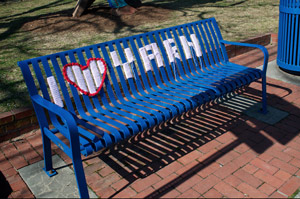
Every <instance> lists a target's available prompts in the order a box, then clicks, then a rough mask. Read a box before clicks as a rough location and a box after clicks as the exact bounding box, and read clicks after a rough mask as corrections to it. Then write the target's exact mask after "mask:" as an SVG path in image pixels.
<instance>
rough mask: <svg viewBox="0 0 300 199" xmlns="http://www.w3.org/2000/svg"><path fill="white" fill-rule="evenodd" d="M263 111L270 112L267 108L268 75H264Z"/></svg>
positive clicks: (264, 112)
mask: <svg viewBox="0 0 300 199" xmlns="http://www.w3.org/2000/svg"><path fill="white" fill-rule="evenodd" d="M261 112H262V113H263V114H266V113H267V112H268V110H267V82H266V76H263V77H262V109H261Z"/></svg>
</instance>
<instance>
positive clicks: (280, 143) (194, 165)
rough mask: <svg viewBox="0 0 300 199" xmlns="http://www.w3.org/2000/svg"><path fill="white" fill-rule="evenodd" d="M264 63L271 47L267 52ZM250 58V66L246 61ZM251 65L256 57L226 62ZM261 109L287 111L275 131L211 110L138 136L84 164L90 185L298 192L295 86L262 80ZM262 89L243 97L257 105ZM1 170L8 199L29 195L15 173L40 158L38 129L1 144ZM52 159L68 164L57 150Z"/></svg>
mask: <svg viewBox="0 0 300 199" xmlns="http://www.w3.org/2000/svg"><path fill="white" fill-rule="evenodd" d="M267 47H268V50H269V53H270V60H274V59H275V58H276V48H277V47H276V46H272V45H269V46H267ZM253 60H254V61H253ZM232 61H235V62H237V63H240V64H245V65H248V66H251V67H256V66H259V65H261V64H262V54H261V53H260V52H259V51H256V50H255V51H251V52H249V53H247V54H243V55H240V56H238V57H235V58H233V59H232ZM267 83H268V104H269V105H271V106H273V107H275V108H277V109H280V110H283V111H286V112H289V115H288V116H287V117H286V118H284V119H283V120H281V121H279V122H278V123H276V124H274V125H269V124H266V123H263V122H261V121H259V120H256V119H254V118H250V117H248V116H246V115H244V114H241V113H240V112H238V111H234V110H231V109H228V108H225V107H222V106H219V105H214V106H212V107H210V108H208V109H206V110H205V111H199V113H198V114H195V115H193V116H189V117H185V118H184V119H182V120H181V121H180V122H174V124H173V125H170V124H168V125H167V126H168V127H167V128H166V129H165V130H162V131H159V130H157V131H156V132H154V133H152V134H149V133H144V134H142V135H139V136H137V137H135V138H134V139H132V140H130V141H129V142H126V143H123V145H125V146H126V147H124V146H122V145H118V146H117V147H115V149H113V150H111V151H103V152H102V153H99V154H95V155H94V156H92V157H88V158H84V163H83V164H84V167H85V175H86V178H87V182H88V185H89V187H91V188H92V189H93V190H94V191H95V192H96V194H97V195H98V196H99V197H103V198H107V197H116V198H121V197H125V198H129V197H133V198H142V197H155V198H157V197H162V198H163V197H167V198H175V197H180V198H185V197H188V198H192V197H207V198H209V197H213V198H219V197H239V198H241V197H253V198H256V197H260V198H265V197H276V198H279V197H283V198H286V197H288V196H290V195H291V194H293V193H294V192H295V191H296V190H297V189H298V188H299V187H300V178H299V176H300V137H299V132H300V125H299V123H300V116H299V113H300V110H299V109H300V92H299V91H300V87H298V86H294V85H291V84H288V83H284V82H281V81H278V80H274V79H271V78H269V79H268V80H267ZM260 87H261V83H260V82H258V83H253V84H251V85H250V87H248V88H247V89H246V91H244V93H243V94H244V95H246V96H248V97H250V98H252V99H254V100H257V101H258V100H260V94H261V92H260V89H261V88H260ZM0 149H1V150H0V170H1V172H2V173H3V174H4V176H5V178H6V180H7V181H8V182H9V184H10V186H11V188H12V190H13V192H12V194H11V195H10V197H11V198H17V197H22V198H26V197H33V195H32V193H31V192H30V190H29V189H28V188H27V186H26V184H25V183H24V182H23V180H22V179H21V178H20V176H19V175H18V172H17V169H19V168H21V167H24V166H26V165H28V164H32V163H34V162H37V161H40V160H42V143H41V135H40V131H39V130H37V131H34V132H31V133H28V134H25V135H23V136H20V137H18V138H16V139H13V141H7V142H3V143H0ZM54 153H56V154H58V155H60V156H61V157H62V158H63V159H64V160H65V162H66V163H67V164H69V163H71V161H70V159H69V158H68V157H66V155H64V154H63V153H62V152H61V151H60V150H59V149H58V148H57V147H56V148H54Z"/></svg>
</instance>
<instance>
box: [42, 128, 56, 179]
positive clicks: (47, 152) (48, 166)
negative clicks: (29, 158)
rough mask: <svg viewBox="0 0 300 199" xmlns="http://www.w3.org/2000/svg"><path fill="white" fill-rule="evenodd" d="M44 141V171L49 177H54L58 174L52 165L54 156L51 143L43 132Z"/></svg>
mask: <svg viewBox="0 0 300 199" xmlns="http://www.w3.org/2000/svg"><path fill="white" fill-rule="evenodd" d="M42 140H43V152H44V168H43V169H44V171H45V172H46V174H47V175H48V176H49V177H52V176H54V175H56V174H57V172H56V171H55V170H54V169H53V164H52V154H51V141H50V139H49V138H48V137H47V136H46V135H45V134H44V131H43V130H42Z"/></svg>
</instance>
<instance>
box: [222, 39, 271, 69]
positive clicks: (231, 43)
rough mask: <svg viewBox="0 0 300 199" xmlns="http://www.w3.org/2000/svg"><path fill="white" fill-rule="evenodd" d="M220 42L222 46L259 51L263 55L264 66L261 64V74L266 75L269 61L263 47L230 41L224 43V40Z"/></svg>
mask: <svg viewBox="0 0 300 199" xmlns="http://www.w3.org/2000/svg"><path fill="white" fill-rule="evenodd" d="M220 42H221V43H223V44H229V45H235V46H245V47H251V48H258V49H260V50H261V51H262V52H263V54H264V64H263V70H262V71H263V74H264V75H266V72H267V66H268V61H269V53H268V50H267V49H266V48H265V47H264V46H262V45H258V44H248V43H240V42H232V41H226V40H221V41H220Z"/></svg>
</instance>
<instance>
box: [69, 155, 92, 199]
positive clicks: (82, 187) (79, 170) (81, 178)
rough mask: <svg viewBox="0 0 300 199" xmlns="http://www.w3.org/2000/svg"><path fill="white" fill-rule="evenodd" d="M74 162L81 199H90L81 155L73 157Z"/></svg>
mask: <svg viewBox="0 0 300 199" xmlns="http://www.w3.org/2000/svg"><path fill="white" fill-rule="evenodd" d="M72 161H73V167H74V172H75V177H76V181H77V187H78V190H79V195H80V198H89V192H88V188H87V184H86V179H85V175H84V170H83V166H82V160H81V157H80V154H79V155H75V156H73V160H72Z"/></svg>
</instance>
